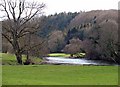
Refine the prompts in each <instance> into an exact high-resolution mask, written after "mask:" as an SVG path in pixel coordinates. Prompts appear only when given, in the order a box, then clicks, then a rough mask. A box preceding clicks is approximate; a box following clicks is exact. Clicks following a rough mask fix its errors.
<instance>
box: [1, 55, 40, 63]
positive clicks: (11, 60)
mask: <svg viewBox="0 0 120 87" xmlns="http://www.w3.org/2000/svg"><path fill="white" fill-rule="evenodd" d="M0 56H1V58H2V64H3V65H16V64H17V60H16V57H15V55H13V54H6V53H0ZM30 59H31V61H33V62H34V63H35V64H39V63H40V62H41V61H42V59H40V58H37V57H30ZM22 60H23V62H25V60H26V56H25V55H22Z"/></svg>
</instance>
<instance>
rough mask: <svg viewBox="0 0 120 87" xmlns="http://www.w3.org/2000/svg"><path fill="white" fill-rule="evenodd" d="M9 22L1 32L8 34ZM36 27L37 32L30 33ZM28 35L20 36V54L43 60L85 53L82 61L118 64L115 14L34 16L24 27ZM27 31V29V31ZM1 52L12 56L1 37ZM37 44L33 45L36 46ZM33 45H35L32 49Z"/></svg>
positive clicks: (116, 15) (107, 11)
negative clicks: (59, 55) (55, 54)
mask: <svg viewBox="0 0 120 87" xmlns="http://www.w3.org/2000/svg"><path fill="white" fill-rule="evenodd" d="M9 23H10V22H9V21H8V20H4V21H3V33H8V36H10V35H9V32H8V31H5V29H4V28H8V27H7V25H8V24H9ZM36 25H39V26H37V31H36V32H32V30H33V29H34V27H35V26H36ZM24 27H25V28H27V27H32V28H31V30H29V32H30V31H31V33H29V34H27V35H25V36H23V37H22V36H21V38H20V39H19V44H20V47H21V48H22V47H24V51H23V53H22V54H27V55H28V57H29V56H38V57H43V56H46V55H47V54H48V53H57V52H64V53H70V54H75V53H81V52H83V53H86V55H85V58H87V59H94V60H107V61H113V62H115V63H119V64H120V58H119V56H120V55H119V53H118V46H119V43H118V11H117V10H94V11H89V12H82V11H81V12H75V13H72V12H69V13H66V12H62V13H59V14H57V13H56V14H54V15H49V16H44V15H42V16H41V17H34V18H32V20H31V21H30V22H28V23H27V24H26V25H24ZM26 30H27V29H26ZM2 44H3V45H2V46H3V52H4V53H7V52H9V53H14V50H13V48H12V46H11V44H9V43H8V41H7V40H6V39H5V38H4V37H3V43H2ZM35 44H36V45H35ZM33 45H35V46H33Z"/></svg>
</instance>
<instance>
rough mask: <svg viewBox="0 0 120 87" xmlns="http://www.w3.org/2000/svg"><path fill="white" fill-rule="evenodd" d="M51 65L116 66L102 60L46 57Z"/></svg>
mask: <svg viewBox="0 0 120 87" xmlns="http://www.w3.org/2000/svg"><path fill="white" fill-rule="evenodd" d="M44 59H45V61H46V63H49V64H74V65H75V64H76V65H115V64H111V63H108V62H103V61H101V60H86V59H71V58H64V57H45V58H44Z"/></svg>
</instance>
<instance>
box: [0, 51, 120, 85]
mask: <svg viewBox="0 0 120 87" xmlns="http://www.w3.org/2000/svg"><path fill="white" fill-rule="evenodd" d="M1 55H2V60H3V61H2V63H3V64H4V65H3V66H2V72H3V73H2V83H3V85H117V84H118V66H80V65H28V66H25V65H16V59H15V56H14V55H12V54H3V53H1V54H0V56H1ZM50 55H52V56H55V55H57V56H61V57H62V56H63V57H65V56H66V57H67V56H70V55H69V54H50ZM33 59H34V61H36V62H40V61H41V59H39V58H33ZM24 60H25V56H23V61H24Z"/></svg>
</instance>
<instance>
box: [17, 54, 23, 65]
mask: <svg viewBox="0 0 120 87" xmlns="http://www.w3.org/2000/svg"><path fill="white" fill-rule="evenodd" d="M15 56H16V59H17V62H18V63H19V64H20V65H22V54H21V53H15Z"/></svg>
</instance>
